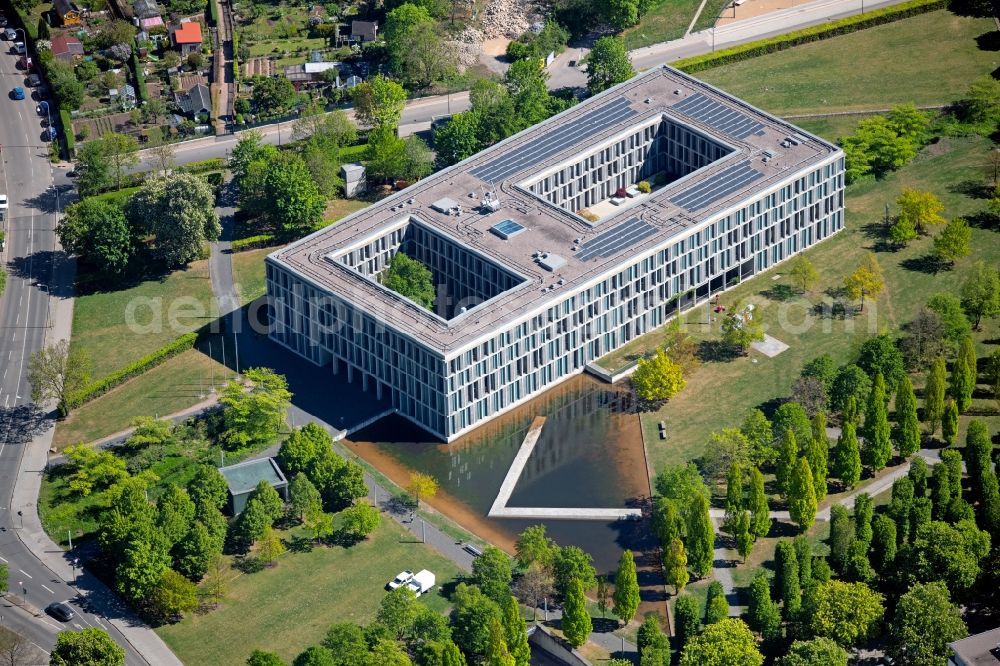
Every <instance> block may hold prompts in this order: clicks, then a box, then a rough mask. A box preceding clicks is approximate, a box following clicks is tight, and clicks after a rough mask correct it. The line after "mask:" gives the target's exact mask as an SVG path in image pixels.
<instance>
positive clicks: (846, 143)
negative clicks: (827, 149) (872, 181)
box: [842, 116, 917, 183]
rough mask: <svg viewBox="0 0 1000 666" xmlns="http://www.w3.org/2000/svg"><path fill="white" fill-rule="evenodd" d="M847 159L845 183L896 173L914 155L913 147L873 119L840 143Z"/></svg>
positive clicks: (884, 122) (887, 124)
mask: <svg viewBox="0 0 1000 666" xmlns="http://www.w3.org/2000/svg"><path fill="white" fill-rule="evenodd" d="M842 143H843V147H844V153H846V155H847V182H848V183H851V182H854V181H855V180H857V179H858V178H861V177H864V176H866V175H869V174H873V175H875V176H876V177H881V176H884V175H885V174H886V173H888V172H889V171H892V170H894V169H898V168H900V167H901V166H903V165H904V164H906V163H907V162H909V161H910V160H911V159H913V157H914V155H916V153H917V147H916V146H915V145H914V143H913V142H912V141H911V140H910V139H908V138H907V137H905V136H900V135H899V129H898V128H897V127H896V126H894V124H893V123H892V122H891V121H890V120H889V119H888V118H885V117H882V116H873V117H871V118H865V119H864V120H862V121H860V122H859V123H858V125H857V129H855V131H854V134H852V135H850V136H847V137H844V139H843V140H842Z"/></svg>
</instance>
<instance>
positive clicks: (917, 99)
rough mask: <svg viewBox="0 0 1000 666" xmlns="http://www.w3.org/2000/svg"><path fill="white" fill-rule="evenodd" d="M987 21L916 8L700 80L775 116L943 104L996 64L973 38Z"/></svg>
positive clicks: (988, 27) (998, 58) (990, 27)
mask: <svg viewBox="0 0 1000 666" xmlns="http://www.w3.org/2000/svg"><path fill="white" fill-rule="evenodd" d="M994 30H996V26H995V25H994V23H993V21H992V20H990V19H984V18H965V17H960V16H956V15H954V14H952V13H950V12H947V11H943V10H942V11H936V12H931V13H928V14H922V15H920V16H915V17H912V18H908V19H903V20H901V21H896V22H894V23H887V24H885V25H881V26H877V27H874V28H868V29H866V30H861V31H859V32H855V33H852V34H849V35H842V36H840V37H834V38H832V39H827V40H823V41H819V42H814V43H811V44H803V45H801V46H796V47H795V48H792V49H788V50H786V51H781V52H778V53H772V54H769V55H765V56H761V57H759V58H751V59H750V60H746V61H744V62H739V63H734V64H731V65H726V66H723V67H716V68H714V69H710V70H707V71H704V72H698V74H697V76H698V78H700V79H703V80H705V81H707V82H708V83H711V84H713V85H716V86H719V87H720V88H722V89H723V90H725V91H726V92H729V93H732V94H734V95H736V96H737V97H740V98H742V99H745V100H747V101H748V102H750V103H751V104H755V105H757V106H760V107H761V108H763V109H766V110H767V111H770V112H772V113H778V114H795V113H823V112H826V111H847V110H855V109H879V108H889V107H890V106H892V105H893V104H899V103H901V102H914V103H915V104H918V105H938V104H948V103H950V102H952V101H954V100H955V99H957V98H958V97H960V96H961V94H962V93H963V92H964V91H965V90H966V88H967V87H968V85H969V82H970V81H971V80H972V79H973V78H975V77H976V76H979V75H981V74H987V73H989V72H992V71H993V70H994V69H996V68H997V67H998V66H1000V55H998V53H997V52H996V51H987V50H982V49H980V48H979V46H978V44H977V42H976V38H977V37H980V36H981V35H985V34H987V33H989V32H990V31H994Z"/></svg>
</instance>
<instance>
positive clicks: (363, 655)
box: [323, 622, 368, 666]
mask: <svg viewBox="0 0 1000 666" xmlns="http://www.w3.org/2000/svg"><path fill="white" fill-rule="evenodd" d="M323 647H325V648H326V649H327V650H329V651H330V652H331V653H332V654H334V655H336V666H366V664H368V642H367V641H366V640H365V634H364V631H362V629H361V627H359V626H358V625H356V624H354V623H353V622H337V623H335V624H332V625H330V628H329V629H327V631H326V637H324V638H323Z"/></svg>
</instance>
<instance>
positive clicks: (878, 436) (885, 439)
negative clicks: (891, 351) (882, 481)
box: [861, 372, 892, 472]
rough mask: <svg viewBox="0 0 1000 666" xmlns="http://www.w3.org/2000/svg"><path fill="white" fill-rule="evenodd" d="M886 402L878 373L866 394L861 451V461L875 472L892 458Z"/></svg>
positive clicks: (882, 380) (883, 381)
mask: <svg viewBox="0 0 1000 666" xmlns="http://www.w3.org/2000/svg"><path fill="white" fill-rule="evenodd" d="M887 402H888V398H887V397H886V393H885V380H884V379H883V378H882V373H881V372H879V373H878V374H876V375H875V383H874V385H873V387H872V391H871V393H869V394H868V408H867V409H866V410H865V446H864V448H863V449H862V450H861V461H862V462H863V463H864V464H866V465H868V466H869V467H871V468H872V471H875V472H877V471H879V470H880V469H882V468H883V467H885V465H886V463H888V462H889V458H891V457H892V442H891V441H890V439H889V418H888V413H887V411H886V404H887Z"/></svg>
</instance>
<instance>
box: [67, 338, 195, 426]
mask: <svg viewBox="0 0 1000 666" xmlns="http://www.w3.org/2000/svg"><path fill="white" fill-rule="evenodd" d="M197 340H198V334H197V333H185V334H184V335H182V336H181V337H179V338H177V339H176V340H174V341H173V342H171V343H170V344H168V345H166V346H165V347H160V348H159V349H157V350H156V351H155V352H153V353H152V354H147V355H146V356H143V357H142V358H140V359H139V360H138V361H135V362H134V363H130V364H128V365H126V366H125V367H124V368H122V369H121V370H118V371H117V372H112V373H111V374H110V375H105V376H104V377H102V378H101V379H98V380H97V381H95V382H92V383H91V384H90V385H89V386H86V387H84V388H82V389H80V390H79V391H76V392H75V393H71V394H70V395H69V397H68V398H67V399H66V409H67V411H69V410H72V409H76V408H77V407H79V406H80V405H82V404H84V403H86V402H90V401H91V400H93V399H94V398H97V397H99V396H102V395H104V394H105V393H107V392H108V391H110V390H111V389H113V388H115V387H116V386H120V385H121V384H124V383H125V382H126V381H128V380H129V379H132V378H133V377H136V376H138V375H141V374H142V373H144V372H146V371H148V370H152V369H153V368H155V367H156V366H158V365H159V364H161V363H163V362H164V361H166V360H167V359H168V358H171V357H173V356H176V355H177V354H180V353H181V352H185V351H187V350H189V349H193V348H194V343H195V342H197Z"/></svg>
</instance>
